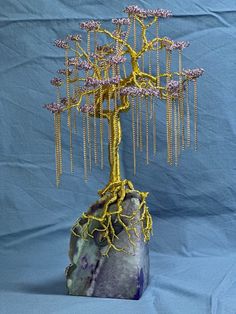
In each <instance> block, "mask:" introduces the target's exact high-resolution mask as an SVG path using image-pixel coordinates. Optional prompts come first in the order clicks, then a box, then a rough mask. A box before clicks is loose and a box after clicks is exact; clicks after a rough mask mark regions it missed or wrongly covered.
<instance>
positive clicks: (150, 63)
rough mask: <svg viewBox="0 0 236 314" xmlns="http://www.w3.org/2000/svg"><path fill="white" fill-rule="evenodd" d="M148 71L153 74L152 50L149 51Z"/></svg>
mask: <svg viewBox="0 0 236 314" xmlns="http://www.w3.org/2000/svg"><path fill="white" fill-rule="evenodd" d="M148 72H149V75H152V51H151V50H149V51H148Z"/></svg>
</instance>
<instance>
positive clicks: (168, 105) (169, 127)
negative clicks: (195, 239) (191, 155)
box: [166, 50, 172, 165]
mask: <svg viewBox="0 0 236 314" xmlns="http://www.w3.org/2000/svg"><path fill="white" fill-rule="evenodd" d="M170 67H171V52H170V51H169V50H167V51H166V73H167V83H169V81H170ZM166 131H167V132H166V136H167V161H168V163H169V164H170V165H172V99H171V95H170V93H168V92H167V99H166Z"/></svg>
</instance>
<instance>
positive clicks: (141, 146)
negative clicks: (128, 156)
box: [139, 96, 143, 152]
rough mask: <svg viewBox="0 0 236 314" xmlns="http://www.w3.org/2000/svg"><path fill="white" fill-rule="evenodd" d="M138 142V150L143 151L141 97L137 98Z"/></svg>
mask: <svg viewBox="0 0 236 314" xmlns="http://www.w3.org/2000/svg"><path fill="white" fill-rule="evenodd" d="M139 100H140V101H139V131H140V132H139V140H140V144H139V148H140V151H141V152H142V151H143V130H142V128H143V117H142V116H143V111H142V104H143V97H142V96H140V98H139Z"/></svg>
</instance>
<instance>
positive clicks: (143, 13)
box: [124, 5, 172, 18]
mask: <svg viewBox="0 0 236 314" xmlns="http://www.w3.org/2000/svg"><path fill="white" fill-rule="evenodd" d="M124 12H125V13H127V14H128V15H137V16H139V17H143V18H145V17H154V16H155V17H162V18H167V17H170V16H172V12H171V11H169V10H165V9H155V10H150V9H147V10H145V9H142V8H139V7H138V6H137V5H129V6H128V7H126V8H125V9H124Z"/></svg>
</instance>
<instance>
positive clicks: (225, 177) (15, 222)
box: [0, 0, 236, 314]
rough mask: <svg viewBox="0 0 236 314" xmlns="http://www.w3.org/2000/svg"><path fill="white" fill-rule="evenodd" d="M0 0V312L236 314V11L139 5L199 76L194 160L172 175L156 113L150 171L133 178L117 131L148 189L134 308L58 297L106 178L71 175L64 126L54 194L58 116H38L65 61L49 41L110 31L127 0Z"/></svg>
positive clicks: (142, 169)
mask: <svg viewBox="0 0 236 314" xmlns="http://www.w3.org/2000/svg"><path fill="white" fill-rule="evenodd" d="M0 2H1V10H0V82H1V83H0V104H1V110H0V118H1V136H0V143H1V146H0V150H1V156H0V170H1V182H0V199H1V212H0V217H1V228H0V245H1V246H0V254H1V258H0V272H1V273H0V290H1V294H0V313H2V314H12V313H17V314H28V313H29V314H34V313H37V314H38V313H40V314H44V313H45V314H46V313H50V314H51V313H65V314H75V313H81V314H82V313H83V314H85V313H96V314H97V313H98V314H100V313H111V312H112V313H113V314H116V313H119V314H120V313H126V314H128V313H130V314H131V313H132V314H153V313H158V314H235V313H236V300H235V296H236V279H235V278H236V206H235V204H236V203H235V195H236V193H235V186H236V184H235V183H236V167H235V161H236V160H235V158H236V157H235V156H236V124H235V117H236V109H235V96H236V89H235V78H236V77H235V73H236V62H235V50H236V41H235V39H236V31H235V26H236V13H235V12H236V2H235V1H234V0H227V1H226V0H221V1H215V0H214V1H213V0H208V1H205V0H190V1H189V0H181V1H180V0H172V1H171V2H170V1H167V0H160V1H158V2H156V1H136V2H135V4H137V5H140V6H143V7H144V8H153V7H154V8H155V7H163V8H169V9H171V10H172V11H173V12H174V17H173V18H172V19H168V20H165V21H163V22H162V23H161V35H162V36H164V35H168V36H170V37H171V38H173V39H183V40H189V41H190V42H191V46H190V47H189V48H188V49H187V51H186V52H185V58H184V62H185V68H188V67H195V66H201V67H203V68H205V70H206V74H205V76H204V77H203V78H202V79H201V80H200V81H199V90H200V94H199V130H200V133H199V143H200V144H199V151H198V152H196V153H194V152H193V151H187V152H186V153H185V154H184V155H183V157H182V159H181V163H180V165H179V167H178V168H175V167H169V166H168V165H167V163H166V155H165V154H166V147H165V144H164V141H165V132H164V110H163V108H160V114H159V116H158V156H157V157H156V158H153V156H151V163H150V165H149V166H145V154H143V155H142V156H139V159H138V168H139V171H138V173H137V176H136V177H133V175H132V158H131V155H130V151H131V149H130V147H131V138H130V127H129V125H130V123H129V119H130V117H129V116H127V119H126V121H125V122H124V136H123V143H122V146H121V159H122V171H123V176H124V177H127V178H129V179H131V180H133V182H134V184H135V187H136V188H138V189H140V190H144V191H150V196H149V199H148V200H149V207H150V210H151V212H152V214H153V219H154V236H153V237H152V240H151V242H150V247H151V280H150V285H149V287H148V289H147V290H146V292H145V294H144V296H143V297H142V299H141V300H139V301H125V300H112V299H98V298H85V297H84V298H83V297H71V296H67V295H65V289H64V285H65V282H64V268H65V266H66V265H67V264H68V257H67V251H68V241H69V232H70V227H71V225H72V224H73V222H74V221H75V219H76V218H77V217H78V216H79V215H80V214H81V213H82V211H84V210H86V208H87V207H88V206H89V205H90V204H91V203H92V202H93V201H95V200H96V198H97V195H96V193H97V190H98V189H99V188H102V187H103V186H104V185H105V184H106V182H107V180H108V168H107V167H106V168H105V170H106V171H105V172H102V171H101V170H99V169H96V170H95V171H94V172H93V177H90V179H89V181H88V183H87V184H84V182H83V179H82V175H83V169H82V160H80V161H78V159H79V158H78V159H77V160H76V171H75V175H74V176H72V175H71V174H70V172H69V147H68V133H67V131H66V126H64V128H63V130H64V133H63V134H64V135H63V147H64V149H63V154H64V169H65V172H64V174H63V177H62V184H61V187H60V189H56V187H55V172H54V130H53V119H52V118H53V117H52V115H50V114H49V113H48V112H46V111H45V110H42V108H41V105H42V104H44V103H48V102H50V101H52V100H53V99H54V92H53V89H52V87H51V86H50V84H49V80H50V79H51V78H52V77H53V76H54V74H55V71H56V70H57V69H58V68H61V66H62V62H63V58H62V51H59V50H58V49H55V47H53V46H52V43H53V41H54V39H57V38H61V37H63V36H65V35H66V34H68V33H74V32H76V31H78V29H79V23H80V22H81V21H83V20H86V19H88V18H94V19H100V20H101V21H102V22H103V23H104V25H105V26H106V27H108V26H109V23H110V20H111V18H113V17H122V16H124V14H123V13H122V9H123V7H124V6H126V5H128V4H133V2H132V1H104V0H99V1H98V0H86V1H85V0H80V1H79V0H76V1H75V0H68V1H65V0H54V1H47V0H40V1H35V0H27V1H26V0H25V1H24V0H18V1H16V0H5V1H4V0H1V1H0ZM76 141H77V143H79V144H81V137H78V138H77V139H76ZM78 156H81V152H78Z"/></svg>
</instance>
